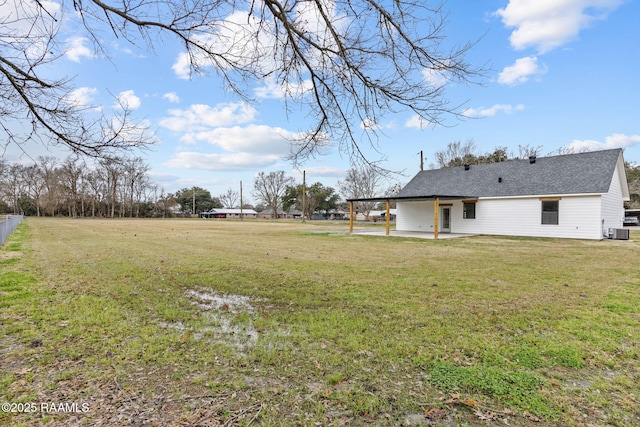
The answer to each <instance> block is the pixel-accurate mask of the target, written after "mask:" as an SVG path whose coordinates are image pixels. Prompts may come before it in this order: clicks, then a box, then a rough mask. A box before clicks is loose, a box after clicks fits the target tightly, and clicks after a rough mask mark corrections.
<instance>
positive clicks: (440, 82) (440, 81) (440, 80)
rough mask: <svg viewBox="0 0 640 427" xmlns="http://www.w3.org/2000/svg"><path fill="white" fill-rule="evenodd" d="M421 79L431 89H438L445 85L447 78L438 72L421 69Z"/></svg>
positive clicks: (430, 69)
mask: <svg viewBox="0 0 640 427" xmlns="http://www.w3.org/2000/svg"><path fill="white" fill-rule="evenodd" d="M422 77H423V78H424V81H425V82H427V84H428V85H429V86H431V87H433V88H440V87H442V86H444V84H445V83H447V77H446V76H445V75H444V74H442V73H441V72H440V71H438V70H434V69H432V68H423V69H422Z"/></svg>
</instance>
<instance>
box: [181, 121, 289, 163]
mask: <svg viewBox="0 0 640 427" xmlns="http://www.w3.org/2000/svg"><path fill="white" fill-rule="evenodd" d="M298 137H299V135H298V134H296V133H294V132H290V131H288V130H285V129H282V128H278V127H270V126H264V125H249V126H246V127H241V126H234V127H231V128H225V127H219V128H216V129H212V130H209V131H203V132H197V133H191V134H188V135H186V136H185V138H184V141H183V142H187V143H194V142H198V141H203V142H207V143H209V144H212V145H215V146H218V147H220V148H222V149H223V150H225V151H230V152H244V153H252V154H264V155H269V154H273V155H276V156H278V157H283V156H285V155H286V154H288V152H289V141H290V140H292V139H296V138H298Z"/></svg>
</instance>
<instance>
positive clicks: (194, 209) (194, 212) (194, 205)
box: [191, 187, 196, 217]
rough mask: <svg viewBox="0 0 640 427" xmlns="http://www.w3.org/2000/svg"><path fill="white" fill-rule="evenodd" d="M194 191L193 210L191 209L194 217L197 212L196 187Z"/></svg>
mask: <svg viewBox="0 0 640 427" xmlns="http://www.w3.org/2000/svg"><path fill="white" fill-rule="evenodd" d="M192 193H193V210H192V211H191V212H192V215H191V216H192V217H193V215H195V214H196V187H193V190H192Z"/></svg>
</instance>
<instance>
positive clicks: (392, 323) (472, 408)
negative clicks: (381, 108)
mask: <svg viewBox="0 0 640 427" xmlns="http://www.w3.org/2000/svg"><path fill="white" fill-rule="evenodd" d="M347 226H348V225H347V224H345V223H343V222H341V223H320V222H318V223H313V222H312V223H307V224H301V223H291V222H276V221H268V222H267V221H264V222H260V221H244V222H233V221H204V220H61V219H35V218H29V219H27V220H26V221H25V222H23V224H22V225H21V226H20V227H19V228H18V229H17V231H16V232H15V233H14V235H12V236H11V238H10V239H9V241H8V242H7V243H6V244H5V245H4V247H3V248H2V252H0V255H2V256H1V257H0V309H1V310H0V340H1V343H2V345H1V346H0V349H1V351H2V357H0V364H1V366H2V373H3V374H2V376H0V400H1V401H2V402H18V401H20V402H31V401H32V402H43V401H47V402H51V401H53V402H66V401H74V402H80V403H88V404H89V406H90V408H91V410H90V411H89V412H87V413H83V414H12V413H0V424H2V425H5V424H6V425H20V424H22V425H45V424H47V422H49V423H51V425H67V424H69V423H71V422H74V420H76V421H78V422H84V423H85V424H91V423H94V422H97V421H98V420H99V421H101V422H103V423H107V424H108V422H107V421H108V420H118V421H109V422H111V423H112V425H118V424H122V423H126V422H133V421H134V420H136V422H139V420H145V421H146V422H148V423H153V422H156V423H157V424H159V425H171V424H180V423H182V424H185V425H207V424H206V423H207V422H208V423H212V424H214V425H215V422H219V423H221V424H224V423H227V424H234V425H265V426H270V425H341V424H345V423H347V424H349V425H370V424H374V425H398V424H401V423H403V422H405V420H407V418H408V417H409V418H411V419H412V420H414V422H415V420H416V419H422V422H423V423H424V424H428V423H432V422H436V423H443V424H442V425H487V424H486V423H487V421H483V420H482V418H483V417H484V418H487V417H493V418H494V421H495V422H496V423H508V424H509V425H512V426H529V425H540V422H538V421H535V420H540V419H541V420H543V421H542V423H543V425H563V426H582V425H587V424H592V425H614V426H626V425H633V424H638V423H640V410H639V409H638V399H640V385H639V384H640V374H639V372H640V371H639V370H640V343H639V342H638V337H639V336H640V326H639V324H640V323H639V320H640V318H639V317H638V314H637V313H638V310H637V308H638V307H640V278H639V277H638V275H637V269H636V267H635V265H636V263H634V262H633V259H634V255H632V254H637V253H640V252H639V250H640V244H639V243H637V242H635V241H630V242H620V241H601V242H592V241H575V240H553V239H525V238H504V237H482V236H481V237H473V238H464V239H454V240H438V241H432V240H420V239H403V238H383V237H372V236H358V235H348V234H344V233H341V234H335V233H333V231H337V230H344V229H345V228H346V227H347ZM632 239H635V240H640V234H636V233H632ZM465 402H473V404H469V403H465ZM434 410H437V411H436V412H434ZM434 413H436V414H438V417H437V418H430V417H433V414H434ZM41 415H45V417H44V418H41V417H40V416H41ZM214 421H215V422H214Z"/></svg>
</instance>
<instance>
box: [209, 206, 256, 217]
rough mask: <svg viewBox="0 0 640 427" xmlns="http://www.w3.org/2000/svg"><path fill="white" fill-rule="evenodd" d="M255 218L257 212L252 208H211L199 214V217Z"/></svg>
mask: <svg viewBox="0 0 640 427" xmlns="http://www.w3.org/2000/svg"><path fill="white" fill-rule="evenodd" d="M241 216H242V218H257V217H258V212H256V211H255V210H253V209H223V208H213V209H211V210H210V211H209V212H203V213H201V214H200V217H201V218H240V217H241Z"/></svg>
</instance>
